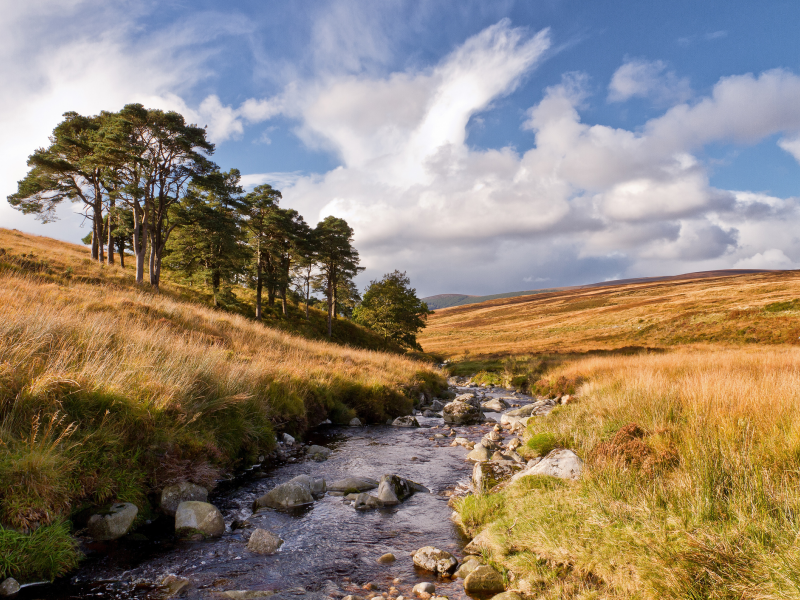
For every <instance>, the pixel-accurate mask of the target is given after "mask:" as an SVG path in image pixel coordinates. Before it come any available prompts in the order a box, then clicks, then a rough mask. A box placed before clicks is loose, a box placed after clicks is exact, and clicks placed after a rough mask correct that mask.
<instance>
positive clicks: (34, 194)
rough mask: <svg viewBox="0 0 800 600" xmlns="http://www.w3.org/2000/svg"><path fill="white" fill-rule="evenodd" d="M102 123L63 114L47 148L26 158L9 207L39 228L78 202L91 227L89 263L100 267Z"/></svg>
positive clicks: (102, 118) (94, 118)
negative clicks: (31, 217) (32, 219)
mask: <svg viewBox="0 0 800 600" xmlns="http://www.w3.org/2000/svg"><path fill="white" fill-rule="evenodd" d="M104 120H105V117H103V116H100V117H84V116H82V115H79V114H78V113H76V112H67V113H64V120H63V121H62V122H61V123H59V124H58V125H57V126H56V127H55V129H54V130H53V135H52V136H50V146H48V147H47V148H39V149H38V150H36V151H35V152H34V153H33V154H31V155H30V156H29V157H28V166H29V167H30V168H31V169H30V171H29V172H28V174H27V175H26V176H25V178H24V179H22V180H21V181H20V182H19V183H18V188H17V192H16V193H15V194H11V195H10V196H8V202H9V203H10V204H11V206H13V207H14V208H16V209H18V210H21V211H22V212H23V213H25V214H33V215H35V216H36V218H37V219H39V220H41V221H42V222H43V223H48V222H51V221H54V220H55V219H56V216H55V211H56V208H57V207H58V205H59V204H60V203H61V202H62V201H64V200H70V201H71V202H82V203H83V208H84V214H85V215H86V217H87V218H89V219H91V222H92V234H93V235H92V258H93V259H94V260H98V261H100V262H102V261H103V235H102V231H103V199H104V189H103V172H104V161H103V157H102V146H101V145H99V144H98V140H99V138H100V137H101V136H102V129H103V124H104Z"/></svg>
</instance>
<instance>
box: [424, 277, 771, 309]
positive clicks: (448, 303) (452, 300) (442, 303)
mask: <svg viewBox="0 0 800 600" xmlns="http://www.w3.org/2000/svg"><path fill="white" fill-rule="evenodd" d="M768 271H769V270H768V269H720V270H717V271H698V272H696V273H684V274H683V275H663V276H661V277H634V278H632V279H615V280H613V281H602V282H600V283H587V284H585V285H573V286H567V287H558V288H544V289H540V290H526V291H523V292H506V293H504V294H491V295H489V296H474V295H470V294H436V295H435V296H428V297H427V298H422V301H423V302H425V303H426V304H427V305H428V308H429V309H431V310H439V309H442V308H451V307H453V306H464V305H467V304H478V303H480V302H487V301H489V300H497V299H499V298H515V297H517V296H532V295H534V294H546V293H548V292H560V291H564V290H579V289H581V288H596V287H606V286H611V285H626V284H629V283H651V282H654V281H670V280H678V279H702V278H704V277H722V276H725V275H745V274H748V273H767V272H768Z"/></svg>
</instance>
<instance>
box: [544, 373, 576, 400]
mask: <svg viewBox="0 0 800 600" xmlns="http://www.w3.org/2000/svg"><path fill="white" fill-rule="evenodd" d="M585 381H586V379H585V378H584V377H581V376H580V375H578V376H576V377H565V376H564V375H562V376H560V377H559V378H558V379H556V380H555V381H553V380H550V379H540V380H539V381H537V382H536V383H535V384H534V385H533V388H532V392H533V393H534V394H538V395H540V396H546V397H548V398H555V397H556V396H564V395H565V394H574V393H575V392H576V390H577V389H578V388H579V387H580V386H581V384H583V383H584V382H585Z"/></svg>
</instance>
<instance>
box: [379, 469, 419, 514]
mask: <svg viewBox="0 0 800 600" xmlns="http://www.w3.org/2000/svg"><path fill="white" fill-rule="evenodd" d="M414 492H430V490H429V489H428V488H426V487H425V486H424V485H420V484H419V483H416V482H414V481H411V480H409V479H403V478H402V477H398V476H397V475H384V476H383V477H381V482H380V484H379V485H378V494H377V495H378V500H380V501H381V502H382V503H383V504H384V505H386V506H394V505H395V504H400V503H401V502H402V501H403V500H405V499H406V498H409V497H411V495H412V494H414Z"/></svg>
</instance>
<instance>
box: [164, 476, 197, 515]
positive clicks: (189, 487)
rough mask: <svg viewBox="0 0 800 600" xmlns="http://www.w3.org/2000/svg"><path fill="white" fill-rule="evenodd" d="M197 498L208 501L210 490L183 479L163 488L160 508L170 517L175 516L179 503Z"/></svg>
mask: <svg viewBox="0 0 800 600" xmlns="http://www.w3.org/2000/svg"><path fill="white" fill-rule="evenodd" d="M189 500H196V501H197V502H206V501H207V500H208V490H207V489H206V488H204V487H201V486H199V485H195V484H194V483H189V482H188V481H181V482H180V483H176V484H175V485H168V486H166V487H165V488H164V489H163V490H161V502H160V503H159V508H161V510H162V511H163V512H164V513H166V514H168V515H169V516H170V517H174V516H175V511H176V510H177V509H178V504H180V503H181V502H188V501H189Z"/></svg>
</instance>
